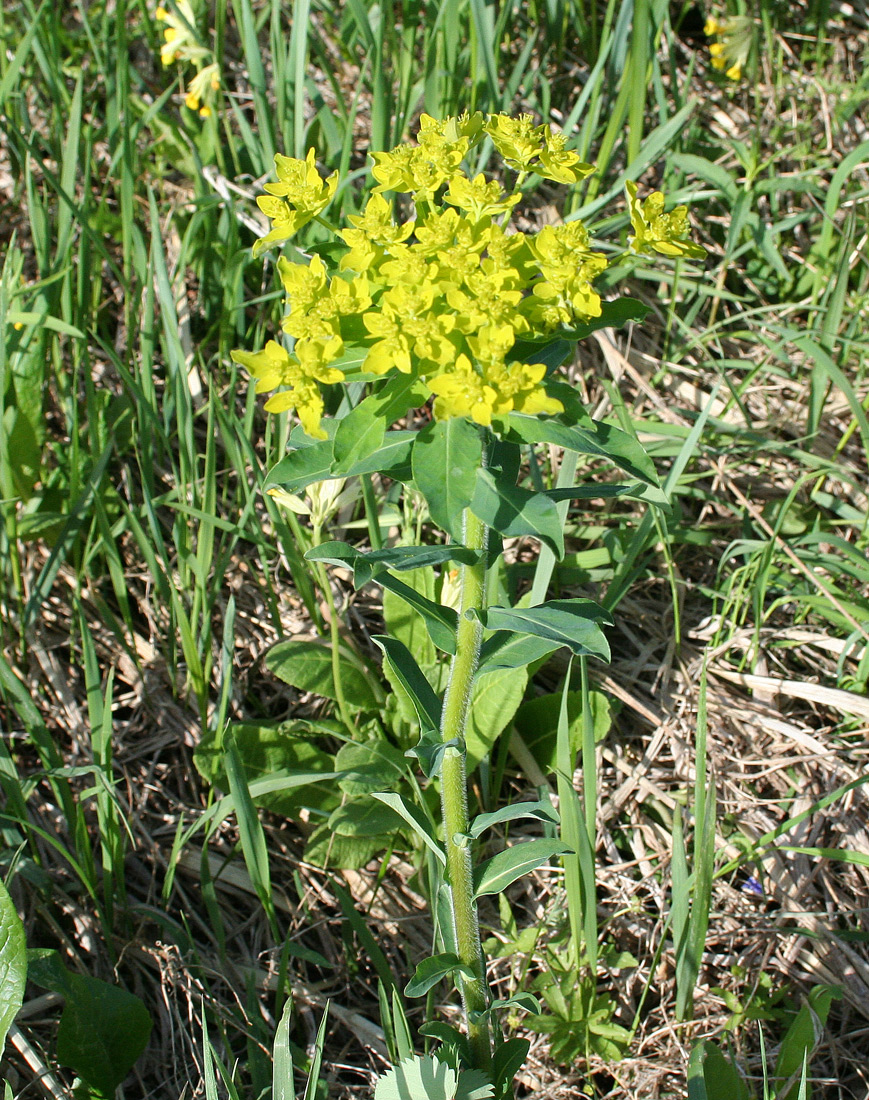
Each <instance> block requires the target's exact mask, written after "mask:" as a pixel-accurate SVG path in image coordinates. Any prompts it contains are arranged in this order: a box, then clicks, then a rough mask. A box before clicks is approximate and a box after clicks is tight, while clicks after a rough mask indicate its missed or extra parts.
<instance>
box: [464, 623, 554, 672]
mask: <svg viewBox="0 0 869 1100" xmlns="http://www.w3.org/2000/svg"><path fill="white" fill-rule="evenodd" d="M560 648H561V643H560V642H554V641H552V640H550V639H548V638H539V637H535V636H533V635H531V634H514V633H513V632H512V631H510V630H496V631H495V633H494V634H493V635H492V636H491V638H487V639H486V640H485V641H484V642H483V644H482V646H481V647H480V663H479V666H478V672H479V673H483V672H494V671H495V669H498V668H522V667H524V666H525V665H530V664H532V663H533V662H534V661H539V660H540V658H541V657H546V656H547V654H549V653H553V652H554V651H555V650H556V649H560Z"/></svg>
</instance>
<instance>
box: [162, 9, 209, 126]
mask: <svg viewBox="0 0 869 1100" xmlns="http://www.w3.org/2000/svg"><path fill="white" fill-rule="evenodd" d="M154 14H155V15H156V18H157V19H158V20H159V21H160V22H161V23H165V24H166V26H165V28H164V30H163V45H162V47H161V49H160V59H161V60H162V62H163V64H164V65H166V66H169V65H173V64H174V63H175V62H176V61H182V62H186V63H187V64H190V65H195V66H196V75H195V76H194V77H193V79H192V80H191V81H190V83H189V85H188V86H187V94H186V96H185V97H184V103H185V105H186V106H187V107H188V108H189V109H190V110H191V111H198V112H199V114H200V115H201V116H202V118H207V117H208V116H209V115H210V114H211V113H212V107H211V105H212V103H213V102H214V97H215V93H216V92H218V91H219V90H220V71H219V70H218V67H217V65H216V64H215V63H214V62H211V63H210V64H208V65H204V64H203V62H205V61H207V60H208V59H209V58H210V57H211V56H212V55H211V51H210V50H208V49H206V48H205V46H203V45H202V44H201V42H200V41H199V38H198V35H197V33H196V17H195V16H194V14H193V9H192V8H191V6H190V0H175V2H174V3H173V5H172V9H171V10H169V9H167V8H164V7H162V6H161V7H158V8H157V10H156V12H155V13H154Z"/></svg>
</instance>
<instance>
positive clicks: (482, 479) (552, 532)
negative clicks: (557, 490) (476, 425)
mask: <svg viewBox="0 0 869 1100" xmlns="http://www.w3.org/2000/svg"><path fill="white" fill-rule="evenodd" d="M471 511H472V512H473V513H474V515H475V516H476V517H477V518H478V519H481V520H482V521H483V523H485V524H486V526H487V527H491V528H493V529H494V530H495V531H497V532H498V533H499V534H501V535H508V536H519V535H532V536H533V537H534V538H537V539H540V541H541V542H544V543H545V544H546V545H547V546H549V547H550V549H551V550H552V551H553V552H554V553H555V555H556V556H557V557H558V559H559V560H560V559H561V558H563V557H564V531H563V528H562V523H561V517H560V516H559V514H558V509H557V508H556V507H555V504H554V502H553V501H551V500H550V499H549V498H548V497H546V496H544V495H543V494H542V493H535V492H531V491H530V490H529V489H520V488H519V487H518V486H517V485H513V484H511V482H510V481H508V480H507V479H505V478H504V477H503V476H498V475H496V474H494V473H493V472H492V471H491V470H485V469H479V470H477V483H476V487H475V490H474V496H473V499H472V501H471Z"/></svg>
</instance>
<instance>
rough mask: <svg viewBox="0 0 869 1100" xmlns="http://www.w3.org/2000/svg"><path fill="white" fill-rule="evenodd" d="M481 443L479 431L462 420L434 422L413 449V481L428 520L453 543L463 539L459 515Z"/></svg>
mask: <svg viewBox="0 0 869 1100" xmlns="http://www.w3.org/2000/svg"><path fill="white" fill-rule="evenodd" d="M482 453H483V441H482V437H481V435H480V430H479V428H477V427H476V425H474V424H472V423H471V421H470V420H467V419H466V418H465V417H462V416H455V417H451V418H450V419H449V420H435V421H432V422H431V423H430V424H428V425H427V426H426V427H425V428H423V429H422V431H421V432H420V433H419V435H418V437H417V440H416V443H415V444H414V448H413V479H414V482H415V483H416V487H417V488H418V489H419V491H420V492H421V493H422V495H423V496H424V497H425V499H426V502H427V504H428V507H429V512H430V513H431V518H432V519H433V520H434V522H435V523H436V524H437V525H438V527H441V528H442V529H443V530H444V531H448V532H449V533H450V534H451V535H452V536H453V538H454V539H461V538H462V534H463V532H462V513H463V512H464V510H465V509H466V508H467V507H469V505H470V503H471V499H472V497H473V495H474V488H475V485H476V471H477V469H478V467H479V466H480V460H481V457H482Z"/></svg>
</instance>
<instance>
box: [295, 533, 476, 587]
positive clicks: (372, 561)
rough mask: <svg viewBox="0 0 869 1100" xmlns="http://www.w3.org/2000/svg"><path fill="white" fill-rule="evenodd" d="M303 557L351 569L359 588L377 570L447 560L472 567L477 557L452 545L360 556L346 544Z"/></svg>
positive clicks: (420, 566) (325, 546) (318, 549)
mask: <svg viewBox="0 0 869 1100" xmlns="http://www.w3.org/2000/svg"><path fill="white" fill-rule="evenodd" d="M305 557H306V558H307V559H308V561H324V562H328V563H329V564H331V565H345V566H351V567H352V568H353V571H354V573H355V575H356V584H357V586H358V587H361V586H362V585H363V584H367V583H368V581H370V580H371V579H372V578H374V577H375V575H376V573H377V572H379V570H381V569H394V570H395V571H396V572H399V573H401V572H404V571H406V570H408V569H424V568H428V567H431V566H434V565H444V564H445V563H446V562H449V561H457V562H460V563H461V564H463V565H474V564H475V563H476V562H477V561H479V557H480V555H479V553H478V552H477V551H476V550H471V549H470V548H469V547H467V546H459V545H457V544H455V543H451V544H450V545H449V546H391V547H388V548H387V549H385V550H371V551H369V552H368V553H364V552H363V551H361V550H357V549H356V548H355V547H353V546H350V545H349V543H346V542H324V543H322V544H321V545H320V546H315V547H313V549H311V550H309V551H308V552H307V554H305Z"/></svg>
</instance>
